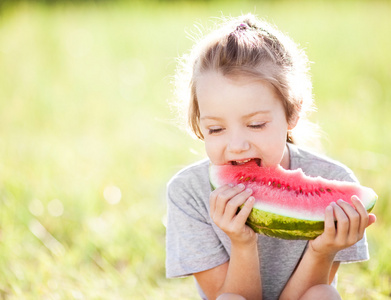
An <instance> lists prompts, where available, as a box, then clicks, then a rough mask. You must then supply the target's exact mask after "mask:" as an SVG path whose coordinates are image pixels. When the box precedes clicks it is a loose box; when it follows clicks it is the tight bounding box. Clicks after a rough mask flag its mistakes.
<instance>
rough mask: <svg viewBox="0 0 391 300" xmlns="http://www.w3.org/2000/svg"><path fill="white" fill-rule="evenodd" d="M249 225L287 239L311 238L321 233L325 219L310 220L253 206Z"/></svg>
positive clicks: (256, 229) (273, 235)
mask: <svg viewBox="0 0 391 300" xmlns="http://www.w3.org/2000/svg"><path fill="white" fill-rule="evenodd" d="M246 223H247V225H248V226H250V227H251V228H252V229H253V230H254V231H255V232H257V233H262V234H264V235H267V236H271V237H277V238H281V239H286V240H311V239H314V238H316V237H317V236H319V235H321V234H322V233H323V230H324V222H323V221H308V220H303V219H296V218H292V217H285V216H281V215H278V214H274V213H270V212H266V211H262V210H259V209H256V208H253V209H252V211H251V213H250V215H249V217H248V219H247V222H246Z"/></svg>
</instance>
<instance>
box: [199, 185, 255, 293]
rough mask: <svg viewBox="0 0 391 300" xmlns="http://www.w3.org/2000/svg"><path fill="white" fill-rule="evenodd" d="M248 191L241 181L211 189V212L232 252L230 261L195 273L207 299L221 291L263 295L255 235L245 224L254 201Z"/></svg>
mask: <svg viewBox="0 0 391 300" xmlns="http://www.w3.org/2000/svg"><path fill="white" fill-rule="evenodd" d="M251 193H252V191H251V190H244V185H241V184H240V185H237V186H230V185H226V186H222V187H220V188H218V189H216V190H215V191H213V192H212V193H211V196H210V215H211V217H212V219H213V221H214V222H215V224H216V225H217V226H218V227H220V228H221V229H222V230H223V231H224V232H225V233H226V234H227V235H228V237H229V238H230V239H231V256H230V260H229V262H226V263H224V264H222V265H220V266H217V267H215V268H213V269H210V270H206V271H203V272H199V273H196V274H194V276H195V278H196V279H197V282H198V283H199V285H200V286H201V288H202V290H203V291H204V293H205V294H206V296H207V297H208V299H216V297H217V296H219V295H220V294H223V293H234V294H239V295H241V296H243V297H245V298H246V299H247V300H251V299H262V284H261V275H260V262H259V256H258V246H257V240H258V236H257V235H256V233H255V232H254V231H253V230H252V229H251V228H250V227H248V226H247V225H246V224H245V223H246V220H247V218H248V215H249V214H250V212H251V209H252V207H253V205H254V198H253V197H251ZM242 204H244V206H243V207H242V209H241V210H240V212H239V213H237V209H238V208H239V207H240V206H241V205H242Z"/></svg>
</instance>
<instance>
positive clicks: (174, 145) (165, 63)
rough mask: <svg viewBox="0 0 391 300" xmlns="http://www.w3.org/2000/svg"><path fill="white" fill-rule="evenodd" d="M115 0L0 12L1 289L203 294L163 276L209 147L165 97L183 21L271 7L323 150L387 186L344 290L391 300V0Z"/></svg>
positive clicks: (102, 295)
mask: <svg viewBox="0 0 391 300" xmlns="http://www.w3.org/2000/svg"><path fill="white" fill-rule="evenodd" d="M109 3H110V2H102V3H100V4H93V3H90V4H84V5H75V4H59V5H55V6H49V7H48V6H44V5H39V4H26V3H25V4H23V3H22V4H18V5H15V6H9V7H6V8H5V9H4V10H3V11H2V13H1V15H0V78H1V80H0V158H1V159H0V299H110V298H113V299H197V294H196V290H195V288H194V286H193V280H192V279H191V278H187V279H177V280H167V279H165V274H164V272H165V269H164V259H165V253H164V243H165V228H164V225H163V223H164V216H165V210H166V208H165V185H166V182H167V181H168V180H169V178H170V177H171V176H172V175H173V174H174V173H175V172H176V171H177V170H179V169H180V168H181V167H182V166H185V165H186V164H188V163H190V162H193V161H195V160H198V159H200V158H202V157H203V156H204V151H203V145H202V143H200V142H199V141H196V140H194V139H192V138H191V137H189V136H187V135H186V134H185V133H184V132H183V131H181V130H179V129H178V128H176V127H175V125H174V121H173V118H174V116H173V115H172V114H171V113H170V108H169V107H168V105H167V101H168V100H171V98H172V86H171V85H170V80H171V76H172V75H173V72H174V69H175V58H176V57H177V56H178V55H179V54H181V53H183V52H184V51H186V50H187V49H188V47H189V46H190V45H191V41H190V40H189V39H187V38H186V33H185V30H187V31H191V30H192V28H193V27H192V26H193V23H195V22H199V23H201V24H204V25H207V24H209V23H208V20H209V17H211V16H220V15H221V12H222V13H224V14H225V15H230V14H231V15H238V14H240V13H241V12H255V13H257V14H258V15H260V16H263V17H267V19H268V20H270V21H272V22H275V23H276V24H277V25H278V26H279V27H280V29H282V30H283V31H286V32H288V33H289V34H291V35H292V36H293V38H294V39H295V40H296V41H297V42H299V43H300V44H301V45H302V46H303V47H305V48H306V50H307V53H308V55H309V57H310V60H311V61H314V64H313V65H312V74H313V80H314V93H315V97H316V100H317V105H318V108H319V110H318V112H317V113H316V114H314V115H313V120H316V121H318V123H319V124H320V125H321V127H322V129H323V130H324V131H325V132H326V133H327V140H325V143H324V148H325V150H326V152H327V154H329V155H330V156H332V157H333V158H336V159H339V160H340V161H342V162H344V163H345V164H347V165H348V166H349V167H350V168H352V169H353V170H354V171H355V173H356V175H357V176H358V178H359V179H360V180H361V182H362V183H363V184H365V185H367V186H371V187H373V188H374V189H375V190H376V192H377V193H378V194H379V201H378V203H377V205H376V207H375V210H374V212H375V213H376V214H377V216H378V222H377V223H376V224H375V225H374V226H373V227H372V228H370V229H368V238H369V242H370V252H371V260H370V261H368V262H365V263H360V264H350V265H343V266H341V268H340V272H339V273H340V274H339V289H340V291H341V293H342V295H343V296H344V297H345V298H346V299H389V295H390V293H391V262H390V259H389V252H390V249H391V243H390V240H389V239H388V236H387V234H388V232H389V230H390V221H389V218H388V216H389V214H390V213H391V208H390V206H389V202H388V200H389V198H390V195H391V189H390V185H389V176H387V175H389V174H391V164H390V157H389V153H391V134H390V131H389V128H391V119H390V118H389V116H388V114H389V112H390V111H391V89H390V86H389V82H390V79H391V73H390V68H389V66H390V65H391V56H390V55H389V53H391V43H390V39H389V29H390V28H391V27H390V25H391V22H390V21H389V15H391V5H390V4H388V3H387V2H374V1H371V2H354V1H347V2H317V1H314V2H305V4H303V3H299V2H296V1H295V2H235V3H236V4H233V3H231V4H230V2H136V3H135V4H126V3H115V2H111V4H109ZM110 186H116V187H118V188H119V189H120V191H121V200H120V201H119V202H116V200H118V197H117V198H116V194H115V190H114V192H113V193H112V194H111V196H110V195H109V196H107V192H108V191H109V190H108V189H107V187H110ZM104 191H106V198H107V199H105V196H104Z"/></svg>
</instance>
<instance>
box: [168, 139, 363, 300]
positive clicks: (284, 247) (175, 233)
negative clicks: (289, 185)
mask: <svg viewBox="0 0 391 300" xmlns="http://www.w3.org/2000/svg"><path fill="white" fill-rule="evenodd" d="M288 148H289V154H290V169H292V170H294V169H297V168H301V169H302V170H303V172H304V173H305V174H306V175H309V176H321V177H323V178H327V179H335V180H341V181H357V179H356V177H355V176H354V174H353V173H352V171H351V170H349V169H348V168H347V167H346V166H344V165H342V164H340V163H338V162H336V161H333V160H331V159H329V158H326V157H323V156H319V155H317V154H314V153H311V152H308V151H305V150H303V149H301V148H299V147H297V146H295V145H292V144H288ZM208 167H209V160H203V161H200V162H198V163H196V164H194V165H191V166H189V167H187V168H185V169H183V170H182V171H180V172H179V173H177V174H176V175H175V176H174V177H173V178H172V179H171V181H170V182H169V183H168V188H167V199H168V215H167V240H166V250H167V253H166V275H167V277H169V278H172V277H183V276H188V275H192V274H194V273H197V272H201V271H205V270H208V269H211V268H214V267H216V266H219V265H221V264H223V263H225V262H226V261H228V260H229V258H230V253H231V243H230V239H229V237H228V236H227V235H226V234H225V233H224V232H223V231H222V230H221V229H220V228H219V227H217V226H216V225H215V224H214V222H213V221H212V220H211V218H210V216H209V195H210V193H211V187H210V184H209V175H208ZM336 200H337V199H336ZM307 244H308V242H307V241H303V240H283V239H277V238H272V237H268V236H265V235H262V234H260V235H259V236H258V251H259V258H260V263H261V276H262V292H263V299H265V300H268V299H278V297H279V295H280V294H281V292H282V290H283V289H284V287H285V285H286V283H287V281H288V279H289V278H290V276H291V275H292V273H293V271H294V269H295V267H296V266H297V264H298V263H299V261H300V259H301V257H302V256H303V253H304V251H305V249H306V246H307ZM368 259H369V253H368V244H367V241H366V237H365V236H364V238H363V239H362V240H361V241H359V242H357V243H356V244H355V245H353V246H351V247H349V248H347V249H344V250H342V251H340V252H338V253H337V255H336V257H335V261H340V262H357V261H363V260H368ZM196 284H197V282H196ZM334 284H335V282H334ZM197 288H198V291H199V293H200V296H201V298H203V299H207V298H206V296H205V295H204V293H203V292H202V290H201V289H200V287H199V286H198V284H197Z"/></svg>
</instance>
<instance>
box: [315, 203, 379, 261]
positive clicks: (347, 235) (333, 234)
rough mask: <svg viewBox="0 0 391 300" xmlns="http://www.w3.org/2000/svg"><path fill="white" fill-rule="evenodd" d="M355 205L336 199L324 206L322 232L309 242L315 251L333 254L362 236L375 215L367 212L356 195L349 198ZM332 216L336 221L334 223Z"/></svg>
mask: <svg viewBox="0 0 391 300" xmlns="http://www.w3.org/2000/svg"><path fill="white" fill-rule="evenodd" d="M351 200H352V202H353V204H354V206H355V207H352V206H351V205H350V204H349V203H347V202H345V201H343V200H338V201H337V203H334V202H333V203H332V204H331V205H330V206H328V207H327V208H326V213H325V222H324V232H323V233H322V234H321V235H320V236H318V237H317V238H316V239H315V240H312V241H310V242H309V247H310V248H311V250H313V251H314V252H315V253H318V254H321V255H326V256H329V255H330V256H334V255H335V254H336V253H337V252H338V251H340V250H342V249H345V248H348V247H350V246H352V245H354V244H355V243H357V242H358V241H359V240H361V239H362V238H363V236H364V231H365V228H367V227H368V226H369V225H371V224H373V223H375V221H376V216H375V215H374V214H368V212H367V211H366V209H365V207H364V205H363V204H362V202H361V201H360V199H358V197H357V196H353V197H352V198H351ZM334 217H335V219H336V221H337V223H336V225H335V223H334Z"/></svg>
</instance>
